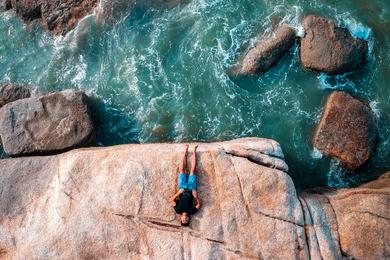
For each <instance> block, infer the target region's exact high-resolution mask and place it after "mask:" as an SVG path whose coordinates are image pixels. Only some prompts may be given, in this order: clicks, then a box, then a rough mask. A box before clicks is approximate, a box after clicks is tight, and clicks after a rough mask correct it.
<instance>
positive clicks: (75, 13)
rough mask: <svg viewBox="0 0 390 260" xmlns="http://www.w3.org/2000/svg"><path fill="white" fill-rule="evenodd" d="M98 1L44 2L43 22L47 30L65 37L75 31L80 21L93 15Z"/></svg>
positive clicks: (69, 0)
mask: <svg viewBox="0 0 390 260" xmlns="http://www.w3.org/2000/svg"><path fill="white" fill-rule="evenodd" d="M98 3H99V1H98V0H82V1H76V0H67V1H63V0H50V1H42V7H41V8H42V22H43V25H44V27H45V29H46V30H48V31H51V32H53V33H54V34H59V35H65V34H67V33H68V32H69V31H71V30H72V29H74V28H75V27H76V25H77V23H78V21H79V20H80V19H82V18H83V17H85V16H86V15H88V14H91V13H92V12H93V10H94V8H95V7H96V6H97V4H98Z"/></svg>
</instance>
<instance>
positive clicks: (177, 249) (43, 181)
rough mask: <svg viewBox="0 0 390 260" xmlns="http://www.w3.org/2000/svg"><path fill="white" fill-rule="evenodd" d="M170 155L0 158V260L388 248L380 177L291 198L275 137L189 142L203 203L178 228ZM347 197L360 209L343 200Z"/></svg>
mask: <svg viewBox="0 0 390 260" xmlns="http://www.w3.org/2000/svg"><path fill="white" fill-rule="evenodd" d="M182 152H183V145H182V144H144V145H122V146H114V147H106V148H85V149H79V150H73V151H71V152H68V153H65V154H61V155H56V156H48V157H30V158H16V159H5V160H0V169H2V172H1V174H0V182H1V183H2V185H1V186H0V201H1V203H0V252H1V253H0V254H2V257H3V258H5V259H8V258H9V259H13V258H22V259H23V258H30V259H53V258H54V259H80V258H81V259H85V258H88V259H102V258H110V259H292V258H297V259H309V257H311V258H312V259H321V258H320V257H323V258H324V259H340V258H341V257H340V256H343V255H347V254H348V256H351V257H353V256H356V257H360V256H364V257H366V258H375V257H377V258H378V256H379V258H383V257H385V256H388V255H389V253H390V252H389V246H388V241H389V240H388V239H387V236H388V234H390V232H389V227H390V225H389V212H390V203H389V201H388V200H389V197H390V195H389V192H388V188H389V185H390V183H389V180H390V179H388V178H387V179H383V180H382V183H381V184H376V183H372V184H369V185H368V186H366V187H363V188H357V189H350V190H340V191H334V192H331V193H329V194H325V195H324V194H304V197H305V198H304V199H303V198H301V197H299V196H298V195H297V193H296V191H295V188H294V185H293V183H292V181H291V179H290V177H289V176H288V175H287V174H286V173H285V172H284V171H282V170H278V169H276V168H281V169H285V170H286V168H285V167H286V165H285V163H284V162H283V153H282V150H281V148H280V146H279V144H278V143H276V142H275V141H272V140H267V139H260V138H246V139H238V140H233V141H230V142H223V143H211V144H201V145H200V147H199V149H198V164H197V167H198V170H197V171H198V176H199V188H198V191H199V195H200V197H201V198H202V201H203V206H202V208H201V209H200V211H199V212H198V213H197V214H196V215H194V216H193V218H192V221H191V226H190V227H181V226H180V224H179V221H178V217H177V216H176V215H175V213H174V210H173V209H172V208H171V207H170V204H169V197H170V196H171V195H172V194H173V193H174V192H175V189H176V187H175V186H176V176H177V171H178V162H179V161H180V158H181V155H182ZM363 194H367V195H366V196H365V195H363ZM354 200H358V204H359V205H364V207H363V206H356V205H357V204H356V205H351V203H353V201H354ZM372 202H380V203H381V204H379V203H372ZM343 205H345V207H343ZM349 206H352V209H353V210H356V211H348V209H349ZM308 208H310V211H308ZM366 212H371V213H372V214H375V215H371V214H368V213H366ZM348 214H352V215H348ZM376 215H377V216H376ZM350 216H353V217H350ZM369 216H370V217H369ZM378 216H381V217H378ZM362 220H364V221H365V223H364V224H362V223H361V222H360V221H362ZM338 221H340V222H338ZM348 227H356V230H357V231H358V232H363V231H364V230H366V229H367V233H369V234H372V235H373V234H377V236H376V237H375V239H370V240H368V239H365V238H364V236H359V237H356V238H354V240H353V243H351V241H350V240H349V238H351V236H353V235H354V230H349V229H348ZM386 239H387V240H386ZM366 248H367V250H366V251H364V250H365V249H366Z"/></svg>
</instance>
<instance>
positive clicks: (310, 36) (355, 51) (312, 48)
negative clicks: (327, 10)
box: [300, 15, 368, 74]
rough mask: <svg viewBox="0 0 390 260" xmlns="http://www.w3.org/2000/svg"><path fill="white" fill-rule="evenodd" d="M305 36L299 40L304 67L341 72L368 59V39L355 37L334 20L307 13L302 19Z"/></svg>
mask: <svg viewBox="0 0 390 260" xmlns="http://www.w3.org/2000/svg"><path fill="white" fill-rule="evenodd" d="M303 27H304V29H305V36H304V37H303V38H302V39H301V40H300V59H301V62H302V65H303V67H304V68H305V69H309V70H314V71H319V72H325V73H328V74H342V73H345V72H350V71H353V70H355V69H357V68H358V67H360V66H361V65H362V64H364V63H365V62H366V61H367V54H368V43H367V41H365V40H361V39H356V38H354V37H353V36H352V35H351V33H350V32H349V31H348V30H347V29H345V28H340V27H338V26H336V23H335V21H333V20H331V19H326V18H323V17H318V16H314V15H309V16H307V17H306V18H304V20H303Z"/></svg>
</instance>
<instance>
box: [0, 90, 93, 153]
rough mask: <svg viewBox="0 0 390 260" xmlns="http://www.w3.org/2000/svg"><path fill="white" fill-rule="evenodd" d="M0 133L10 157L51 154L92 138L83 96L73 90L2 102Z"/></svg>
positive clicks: (87, 143) (91, 129)
mask: <svg viewBox="0 0 390 260" xmlns="http://www.w3.org/2000/svg"><path fill="white" fill-rule="evenodd" d="M0 135H1V139H2V143H3V146H4V150H5V152H6V153H7V154H9V155H10V156H21V155H35V154H52V153H56V152H61V151H64V150H68V149H71V148H75V147H82V146H87V145H91V144H93V143H94V141H95V135H94V127H93V123H92V120H91V117H90V114H89V110H88V106H87V102H86V95H85V94H84V93H83V92H81V91H75V90H65V91H62V92H58V93H54V94H50V95H47V96H42V97H35V98H27V99H21V100H17V101H15V102H12V103H9V104H7V105H5V106H4V107H2V109H1V110H0Z"/></svg>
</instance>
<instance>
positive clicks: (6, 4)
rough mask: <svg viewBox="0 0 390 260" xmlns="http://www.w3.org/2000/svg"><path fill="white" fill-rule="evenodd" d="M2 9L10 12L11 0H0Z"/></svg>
mask: <svg viewBox="0 0 390 260" xmlns="http://www.w3.org/2000/svg"><path fill="white" fill-rule="evenodd" d="M0 8H3V9H4V10H9V9H11V8H12V4H11V0H0Z"/></svg>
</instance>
